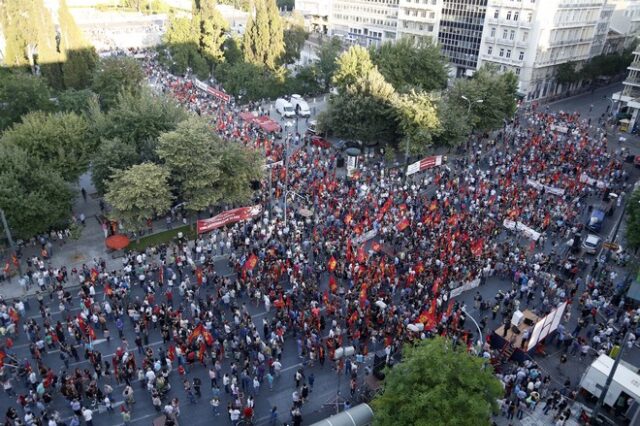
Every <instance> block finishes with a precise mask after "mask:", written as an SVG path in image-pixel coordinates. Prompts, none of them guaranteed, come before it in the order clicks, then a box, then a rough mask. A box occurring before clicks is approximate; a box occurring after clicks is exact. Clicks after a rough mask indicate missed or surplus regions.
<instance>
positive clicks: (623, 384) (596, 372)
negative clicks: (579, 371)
mask: <svg viewBox="0 0 640 426" xmlns="http://www.w3.org/2000/svg"><path fill="white" fill-rule="evenodd" d="M613 363H614V361H613V359H612V358H610V357H608V356H607V355H600V356H599V357H598V358H597V359H596V360H595V361H593V362H592V363H591V365H590V366H589V367H588V368H587V370H586V371H585V372H584V374H583V375H582V380H580V387H581V388H582V389H584V390H585V391H587V392H589V393H590V394H591V395H593V396H594V397H595V398H599V397H600V394H601V393H602V389H603V388H604V385H605V382H606V381H607V378H608V377H609V374H610V373H611V369H612V368H613ZM619 398H632V399H634V400H635V401H636V402H640V375H638V373H637V368H635V367H634V366H632V365H629V364H627V363H626V362H624V361H621V362H620V364H619V365H618V368H617V369H616V374H615V375H614V376H613V381H612V382H611V385H610V386H609V391H608V392H607V395H606V396H605V398H604V403H605V405H608V406H610V407H614V406H615V405H616V403H617V402H618V399H619Z"/></svg>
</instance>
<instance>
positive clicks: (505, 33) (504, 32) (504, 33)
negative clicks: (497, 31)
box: [502, 30, 509, 40]
mask: <svg viewBox="0 0 640 426" xmlns="http://www.w3.org/2000/svg"><path fill="white" fill-rule="evenodd" d="M507 34H509V31H507V30H504V31H502V38H503V39H505V40H506V38H507Z"/></svg>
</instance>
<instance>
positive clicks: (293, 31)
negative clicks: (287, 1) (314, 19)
mask: <svg viewBox="0 0 640 426" xmlns="http://www.w3.org/2000/svg"><path fill="white" fill-rule="evenodd" d="M307 37H309V33H307V31H306V30H305V29H304V17H302V15H300V14H294V16H293V17H292V18H291V19H289V20H287V22H286V28H285V30H284V39H283V40H284V54H283V55H282V63H283V64H293V63H294V62H296V61H297V60H298V59H300V52H301V51H302V48H303V47H304V42H305V41H306V40H307Z"/></svg>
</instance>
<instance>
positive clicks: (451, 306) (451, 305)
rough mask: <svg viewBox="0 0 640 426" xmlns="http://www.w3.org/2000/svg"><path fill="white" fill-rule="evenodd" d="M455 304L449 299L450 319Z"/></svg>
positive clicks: (448, 312)
mask: <svg viewBox="0 0 640 426" xmlns="http://www.w3.org/2000/svg"><path fill="white" fill-rule="evenodd" d="M454 304H455V302H454V300H453V299H449V306H447V317H450V316H451V314H452V313H453V305H454Z"/></svg>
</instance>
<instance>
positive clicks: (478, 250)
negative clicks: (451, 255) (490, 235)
mask: <svg viewBox="0 0 640 426" xmlns="http://www.w3.org/2000/svg"><path fill="white" fill-rule="evenodd" d="M483 246H484V242H483V240H482V238H480V239H477V240H475V241H474V242H473V243H472V244H471V247H470V248H471V254H473V255H474V256H475V257H479V256H481V255H482V249H483Z"/></svg>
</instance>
